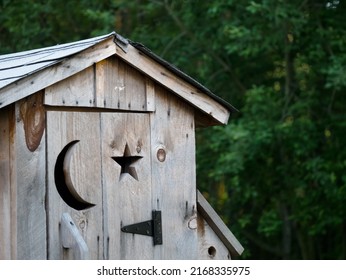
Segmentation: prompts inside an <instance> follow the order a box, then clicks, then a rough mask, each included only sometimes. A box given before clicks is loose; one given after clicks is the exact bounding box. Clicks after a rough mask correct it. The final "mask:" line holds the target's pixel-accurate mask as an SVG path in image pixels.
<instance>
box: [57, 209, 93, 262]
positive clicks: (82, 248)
mask: <svg viewBox="0 0 346 280" xmlns="http://www.w3.org/2000/svg"><path fill="white" fill-rule="evenodd" d="M60 230H61V240H62V246H63V247H64V248H68V249H71V250H73V254H74V257H75V259H76V260H87V259H89V248H88V246H87V244H86V243H85V241H84V239H83V237H82V235H81V234H80V232H79V230H78V228H77V227H76V225H75V223H74V222H73V220H72V218H71V216H70V214H68V213H63V214H62V216H61V228H60Z"/></svg>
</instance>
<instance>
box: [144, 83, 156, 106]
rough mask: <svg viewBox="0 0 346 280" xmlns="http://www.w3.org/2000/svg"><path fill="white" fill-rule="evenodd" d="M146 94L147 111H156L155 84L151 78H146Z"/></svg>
mask: <svg viewBox="0 0 346 280" xmlns="http://www.w3.org/2000/svg"><path fill="white" fill-rule="evenodd" d="M145 86H146V87H145V92H146V108H147V111H152V112H153V111H155V83H154V81H153V80H152V79H150V78H149V77H147V78H146V83H145Z"/></svg>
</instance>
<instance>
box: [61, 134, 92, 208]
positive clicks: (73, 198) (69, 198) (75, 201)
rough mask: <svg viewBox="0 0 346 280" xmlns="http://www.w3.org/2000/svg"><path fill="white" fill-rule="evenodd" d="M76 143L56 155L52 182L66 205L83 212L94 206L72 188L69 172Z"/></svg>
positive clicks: (71, 143) (75, 141)
mask: <svg viewBox="0 0 346 280" xmlns="http://www.w3.org/2000/svg"><path fill="white" fill-rule="evenodd" d="M78 142H79V140H74V141H72V142H70V143H68V144H67V145H66V146H65V147H64V148H63V149H62V151H61V152H60V154H59V155H58V158H57V160H56V163H55V168H54V180H55V186H56V189H57V191H58V193H59V194H60V196H61V198H62V199H63V200H64V201H65V202H66V204H67V205H69V206H70V207H72V208H74V209H76V210H84V209H87V208H90V207H93V206H95V204H92V203H90V202H87V201H85V200H84V199H83V198H82V197H81V196H80V195H79V194H78V192H77V191H76V189H75V187H74V186H73V183H72V179H71V174H70V171H69V170H70V165H71V157H72V147H73V146H74V145H75V144H76V143H78Z"/></svg>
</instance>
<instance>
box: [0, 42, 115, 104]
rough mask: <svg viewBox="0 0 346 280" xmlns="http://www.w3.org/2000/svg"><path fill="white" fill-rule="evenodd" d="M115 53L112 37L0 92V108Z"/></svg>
mask: <svg viewBox="0 0 346 280" xmlns="http://www.w3.org/2000/svg"><path fill="white" fill-rule="evenodd" d="M115 52H116V47H115V44H114V42H113V37H111V38H109V39H107V40H104V41H102V42H100V43H98V44H96V45H95V46H93V47H90V48H88V49H86V50H85V51H82V52H80V53H78V54H76V55H74V56H72V57H70V58H67V59H65V60H63V61H62V62H60V63H58V64H55V65H53V66H51V67H49V68H46V69H44V70H42V71H39V72H37V73H34V74H32V75H30V76H28V77H26V78H23V79H21V80H19V81H18V82H16V83H13V84H11V85H9V86H7V87H4V88H3V89H1V90H0V108H2V107H5V106H7V105H8V104H11V103H13V102H15V101H17V100H20V99H22V98H24V97H26V96H29V95H31V94H33V93H35V92H37V91H40V90H42V89H44V88H46V87H48V86H50V85H52V84H55V83H57V82H59V81H61V80H63V79H65V78H68V77H70V76H72V75H73V74H76V73H78V72H80V71H82V70H84V69H86V68H88V67H90V66H92V65H93V64H94V63H97V62H99V61H101V60H103V59H105V58H107V57H109V56H111V55H113V54H115Z"/></svg>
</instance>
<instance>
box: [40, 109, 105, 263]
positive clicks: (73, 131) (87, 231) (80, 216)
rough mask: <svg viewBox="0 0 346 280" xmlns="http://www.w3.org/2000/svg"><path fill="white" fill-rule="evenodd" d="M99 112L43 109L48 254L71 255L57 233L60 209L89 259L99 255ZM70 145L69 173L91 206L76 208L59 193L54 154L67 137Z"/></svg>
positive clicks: (59, 150) (62, 256)
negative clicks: (44, 121) (45, 145)
mask: <svg viewBox="0 0 346 280" xmlns="http://www.w3.org/2000/svg"><path fill="white" fill-rule="evenodd" d="M99 139H100V113H88V112H59V111H48V112H47V174H48V177H47V182H48V183H47V184H48V186H47V190H48V191H47V192H48V196H47V211H48V213H47V216H48V225H49V227H48V237H49V238H48V258H49V259H72V258H73V257H74V256H73V252H71V250H68V249H64V250H63V247H62V244H61V242H60V237H59V223H60V222H61V217H62V214H63V213H65V212H66V213H69V215H70V216H71V217H72V219H73V221H74V223H75V224H76V226H77V228H78V229H79V231H80V232H81V235H82V236H83V238H84V240H85V242H86V243H87V245H88V248H89V253H90V258H91V259H102V258H103V230H102V185H101V156H100V155H101V150H100V149H101V148H100V140H99ZM74 140H80V141H79V142H78V143H77V144H75V145H74V146H73V148H72V149H73V150H71V152H72V157H71V162H70V165H69V166H70V167H71V168H70V170H69V171H68V172H69V175H70V177H71V181H72V184H73V186H74V188H75V190H76V192H77V193H78V194H79V195H80V196H81V197H82V198H83V199H84V200H86V201H88V202H90V203H93V204H95V206H94V207H91V208H88V209H84V210H76V209H74V208H72V207H70V206H69V205H67V204H66V203H65V201H64V200H63V199H62V197H61V196H60V195H59V193H58V191H57V188H56V185H55V180H54V168H55V164H56V161H57V157H58V154H59V153H60V152H61V151H62V149H63V148H64V147H65V146H66V145H67V144H68V143H70V142H71V141H74Z"/></svg>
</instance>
